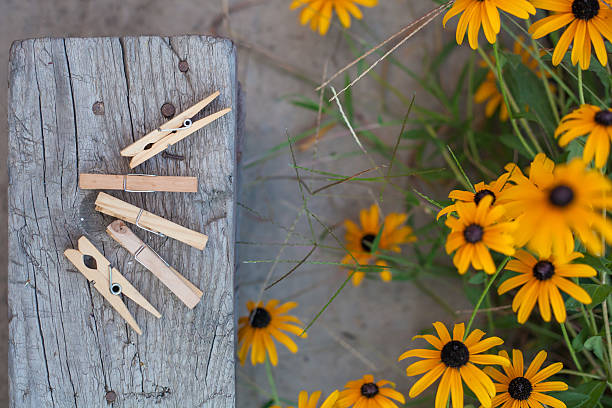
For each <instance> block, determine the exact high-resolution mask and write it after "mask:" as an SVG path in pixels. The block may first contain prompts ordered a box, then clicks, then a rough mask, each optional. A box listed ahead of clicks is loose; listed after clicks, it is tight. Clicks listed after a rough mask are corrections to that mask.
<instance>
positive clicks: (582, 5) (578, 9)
mask: <svg viewBox="0 0 612 408" xmlns="http://www.w3.org/2000/svg"><path fill="white" fill-rule="evenodd" d="M572 13H573V14H574V16H575V17H576V18H579V19H581V20H590V19H592V18H593V17H595V16H596V15H597V14H599V1H598V0H574V2H573V3H572Z"/></svg>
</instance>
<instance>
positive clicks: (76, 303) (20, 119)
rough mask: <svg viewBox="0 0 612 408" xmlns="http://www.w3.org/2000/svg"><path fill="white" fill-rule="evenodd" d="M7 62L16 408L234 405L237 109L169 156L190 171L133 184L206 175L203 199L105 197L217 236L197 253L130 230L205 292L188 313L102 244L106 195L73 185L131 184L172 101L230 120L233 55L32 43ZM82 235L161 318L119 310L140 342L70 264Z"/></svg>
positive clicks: (203, 46) (158, 164)
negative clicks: (134, 152)
mask: <svg viewBox="0 0 612 408" xmlns="http://www.w3.org/2000/svg"><path fill="white" fill-rule="evenodd" d="M181 60H186V61H187V63H188V64H189V70H188V71H187V72H181V70H179V67H178V63H179V61H181ZM9 65H10V67H9V68H10V73H9V101H8V102H9V103H8V110H9V115H8V116H9V150H10V151H9V164H8V168H9V191H8V206H9V256H10V260H9V269H8V282H9V287H8V290H9V314H10V315H9V319H10V323H9V331H10V344H9V377H10V406H11V407H36V408H39V407H58V408H65V407H83V408H95V407H108V406H109V405H108V403H107V399H106V394H107V393H108V392H110V391H113V392H114V393H115V394H116V400H115V402H114V403H113V405H112V406H113V407H151V406H155V407H181V408H182V407H232V406H234V401H235V395H234V393H235V366H234V343H235V338H234V337H235V335H234V327H235V316H234V290H233V289H234V266H235V265H234V242H235V185H236V180H235V175H236V158H235V140H236V124H237V113H236V112H237V111H236V109H234V110H233V111H232V112H231V113H230V114H228V115H226V116H225V117H223V118H221V119H219V120H217V121H216V122H214V123H212V124H211V125H209V126H207V127H205V128H204V129H202V130H201V131H198V132H197V133H194V134H192V135H190V136H189V137H188V138H187V139H185V140H183V141H181V142H179V143H177V144H176V145H174V146H172V147H170V149H169V150H170V151H171V152H173V153H179V154H181V155H184V156H185V160H184V161H176V160H172V159H169V158H164V157H162V156H161V155H157V156H156V157H154V158H153V159H151V160H149V161H147V162H145V163H144V164H142V165H141V166H139V167H137V168H135V169H134V171H133V172H134V173H147V174H158V175H185V176H187V175H189V176H197V177H198V183H199V192H198V193H126V192H116V191H115V192H109V193H110V194H112V195H113V196H115V197H118V198H121V199H123V200H125V201H127V202H129V203H132V204H134V205H137V206H139V207H141V208H144V209H146V210H148V211H151V212H153V213H155V214H158V215H161V216H163V217H165V218H167V219H169V220H171V221H174V222H177V223H179V224H181V225H184V226H186V227H188V228H190V229H194V230H197V231H201V232H203V233H205V234H207V235H208V236H209V242H208V245H207V247H206V248H205V249H204V251H199V250H197V249H195V248H192V247H190V246H187V245H185V244H182V243H180V242H178V241H175V240H172V239H169V238H165V239H164V238H160V237H156V236H155V235H153V234H150V233H148V232H145V231H143V230H139V229H138V228H137V227H135V226H132V228H133V230H134V232H135V233H136V234H137V235H138V236H140V237H141V238H142V239H143V240H144V241H145V242H147V243H148V244H149V245H150V246H151V247H152V248H153V249H155V250H157V251H158V252H159V253H160V255H162V257H164V258H165V259H166V260H167V261H168V262H169V263H170V264H171V265H172V266H174V267H175V268H176V269H177V270H178V271H179V272H181V273H182V274H183V275H184V276H185V277H186V278H187V279H189V280H191V281H192V282H193V283H194V284H195V285H196V286H198V287H199V288H201V289H202V290H203V291H204V296H203V297H202V301H201V302H200V304H198V305H197V306H196V307H195V309H193V310H189V309H188V308H187V307H186V306H184V305H183V304H182V303H181V302H180V301H179V300H178V299H177V298H176V297H175V296H174V295H172V293H171V292H170V291H169V290H168V289H167V288H166V287H165V286H164V285H163V284H162V283H161V282H160V281H159V280H157V279H156V278H155V277H154V276H153V275H152V274H151V273H150V272H148V271H146V270H145V269H144V268H143V267H142V266H141V265H140V264H138V263H136V262H134V260H133V258H132V256H131V255H130V254H129V253H128V252H127V251H125V250H124V249H123V248H121V247H120V246H118V244H116V243H115V242H114V241H113V240H112V239H111V238H110V237H108V236H107V235H106V233H105V231H104V230H105V228H106V226H107V225H108V224H109V223H110V222H111V221H112V220H113V219H112V218H110V217H108V216H105V215H101V214H100V213H97V212H96V211H95V210H94V203H93V202H94V200H95V196H96V194H97V191H85V190H80V189H79V188H78V187H77V180H78V174H79V172H83V173H84V172H88V173H95V172H99V173H113V174H126V173H129V172H130V169H129V167H128V162H129V159H128V158H124V157H121V156H120V155H119V150H120V149H121V148H123V147H125V146H127V145H129V144H130V143H132V142H133V141H134V140H136V139H138V138H140V137H141V136H143V135H144V134H146V133H147V132H149V131H151V130H152V129H154V128H156V127H158V126H159V125H161V124H162V123H164V122H165V121H166V120H167V119H166V118H164V117H163V116H162V114H161V111H160V107H161V106H162V105H163V104H164V103H166V102H169V103H172V104H174V106H175V107H176V112H177V113H180V112H181V111H183V110H184V109H186V108H188V107H189V106H191V105H193V104H194V103H195V102H197V101H199V100H200V99H202V98H204V97H205V96H207V95H209V94H211V93H212V92H214V91H216V90H219V91H221V95H220V97H219V98H218V99H217V100H216V101H214V102H213V103H212V104H211V105H209V106H208V107H207V108H206V109H205V111H204V113H205V114H210V113H212V112H215V111H217V110H220V109H222V108H225V107H229V106H231V107H233V108H236V106H237V88H238V87H237V83H236V51H235V47H234V45H233V44H232V42H231V41H229V40H224V39H218V38H212V37H205V36H183V37H172V38H162V37H126V38H90V39H82V38H78V39H77V38H75V39H72V38H67V39H35V40H26V41H19V42H16V43H14V44H13V47H12V49H11V54H10V62H9ZM96 102H102V103H103V105H104V106H103V112H102V111H101V109H100V108H101V105H100V104H98V105H96V108H97V109H92V108H93V106H94V104H96ZM94 110H95V111H96V113H94ZM81 235H86V236H87V237H89V239H90V240H91V241H92V242H93V243H94V245H96V246H97V247H98V249H100V250H101V251H102V252H103V253H104V254H105V255H106V257H107V258H108V259H109V260H110V261H111V263H113V264H114V265H115V266H116V267H117V268H118V269H119V270H120V271H121V272H122V273H123V274H124V275H125V276H126V277H127V278H128V279H129V280H130V282H132V284H133V285H134V286H135V287H136V288H137V289H138V290H139V291H140V292H141V293H142V294H143V295H144V296H145V297H146V298H147V299H148V300H149V301H150V302H151V303H152V304H153V305H154V306H155V307H156V308H157V309H158V310H159V311H160V312H161V313H162V318H161V319H159V320H158V319H156V318H155V317H153V316H152V315H151V314H149V313H148V312H146V311H144V310H143V309H141V308H139V307H138V306H137V305H135V304H134V303H133V302H132V301H131V300H129V299H126V298H124V302H126V303H127V305H128V307H129V309H130V312H131V313H132V314H133V315H134V317H135V318H136V320H137V321H138V323H139V325H140V326H141V328H142V330H143V335H142V336H138V335H137V334H136V333H135V332H134V331H132V330H131V329H130V328H129V327H128V326H127V325H126V323H125V322H124V321H123V320H122V319H121V317H119V315H118V314H117V313H116V312H115V311H114V310H113V309H112V308H111V307H110V305H109V304H108V303H106V302H105V301H104V299H103V298H102V297H101V296H100V294H99V293H98V292H97V291H96V290H95V289H94V288H93V287H92V286H90V284H89V283H88V282H87V281H86V279H85V277H84V276H83V275H81V274H80V273H79V272H77V271H76V268H74V267H73V266H72V264H70V263H69V262H68V260H67V259H66V258H65V257H64V256H63V251H64V250H65V249H66V248H74V247H76V241H77V239H78V238H79V236H81ZM111 394H112V393H111ZM111 394H109V397H111Z"/></svg>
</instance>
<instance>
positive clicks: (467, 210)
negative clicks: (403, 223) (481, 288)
mask: <svg viewBox="0 0 612 408" xmlns="http://www.w3.org/2000/svg"><path fill="white" fill-rule="evenodd" d="M492 201H493V198H492V197H491V196H490V195H486V196H485V197H484V198H482V199H481V200H480V202H479V203H478V206H476V204H475V203H473V202H472V203H462V202H457V203H456V204H455V208H456V211H457V213H458V214H459V218H455V217H451V216H449V217H448V218H447V220H446V225H447V226H448V227H449V228H450V229H451V232H450V234H448V238H447V239H446V253H448V254H450V253H451V252H453V251H457V252H455V256H454V257H453V264H455V266H456V267H457V270H458V271H459V273H460V274H461V275H463V274H464V273H465V272H466V271H467V269H468V267H469V266H470V263H471V264H472V266H473V267H474V269H476V270H484V271H485V272H486V273H488V274H492V273H495V263H494V262H493V258H492V257H491V254H490V253H489V249H492V250H494V251H497V252H501V253H503V254H506V255H512V254H514V245H513V239H512V231H513V230H514V228H515V224H514V223H513V222H505V221H502V222H500V219H501V218H502V216H503V215H504V207H503V206H499V205H498V206H495V207H493V208H491V203H492Z"/></svg>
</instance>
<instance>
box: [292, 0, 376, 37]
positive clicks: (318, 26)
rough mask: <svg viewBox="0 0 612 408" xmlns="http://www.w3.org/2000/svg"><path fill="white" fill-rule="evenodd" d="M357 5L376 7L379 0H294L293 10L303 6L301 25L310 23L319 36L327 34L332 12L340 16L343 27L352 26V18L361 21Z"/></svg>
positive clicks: (361, 15)
mask: <svg viewBox="0 0 612 408" xmlns="http://www.w3.org/2000/svg"><path fill="white" fill-rule="evenodd" d="M357 4H359V5H360V6H364V7H374V6H376V5H377V4H378V0H293V2H292V3H291V6H290V8H291V10H295V9H297V8H300V7H302V6H306V7H304V9H303V10H302V11H301V13H300V24H302V25H305V24H306V23H308V22H310V29H311V30H312V31H318V32H319V34H321V35H325V34H327V30H329V25H330V23H331V20H332V11H333V10H335V11H336V14H338V19H339V20H340V23H341V24H342V26H343V27H346V28H348V27H350V26H351V16H350V15H349V13H350V14H352V15H353V17H355V18H356V19H358V20H361V18H362V17H363V14H362V13H361V10H360V9H359V7H357Z"/></svg>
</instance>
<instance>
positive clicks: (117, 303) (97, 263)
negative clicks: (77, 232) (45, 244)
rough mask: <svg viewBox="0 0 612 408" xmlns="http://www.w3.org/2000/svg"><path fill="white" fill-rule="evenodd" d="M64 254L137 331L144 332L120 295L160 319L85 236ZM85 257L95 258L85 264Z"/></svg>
mask: <svg viewBox="0 0 612 408" xmlns="http://www.w3.org/2000/svg"><path fill="white" fill-rule="evenodd" d="M64 255H66V258H68V260H69V261H70V262H72V264H73V265H74V266H75V267H76V268H77V269H78V270H79V272H81V273H82V274H83V275H85V277H86V278H87V280H88V281H90V282H92V283H93V284H94V288H96V290H97V291H98V292H100V294H101V295H102V296H103V297H104V298H105V299H106V300H108V303H110V304H111V306H112V307H113V309H115V310H116V311H117V313H119V315H120V316H121V317H123V319H124V320H125V321H126V322H127V323H128V324H129V325H130V326H131V327H132V329H134V331H136V333H138V334H142V330H140V327H139V326H138V323H136V320H135V319H134V317H133V316H132V314H131V313H130V311H129V310H128V308H127V306H126V305H125V303H123V301H122V300H121V298H120V297H119V295H121V294H123V295H125V296H127V297H129V298H130V299H132V300H133V301H134V302H135V303H136V304H138V305H140V307H142V308H144V309H145V310H147V311H149V312H151V313H152V314H153V316H155V317H157V318H158V319H159V318H160V317H161V314H160V313H159V312H158V311H157V309H155V308H154V307H153V306H152V305H151V304H150V303H149V302H148V301H147V299H145V298H144V297H143V296H142V295H141V294H140V293H139V292H138V291H137V290H136V289H135V288H134V287H133V286H132V284H131V283H130V282H129V281H128V280H127V279H125V278H124V277H123V275H121V273H119V271H118V270H117V269H115V268H114V267H113V266H112V265H111V263H110V262H109V261H108V259H106V258H105V257H104V255H102V253H101V252H100V251H98V249H97V248H96V247H95V246H94V245H93V244H92V243H91V242H90V241H89V240H88V239H87V238H86V237H84V236H82V237H81V238H79V249H78V250H76V249H67V250H65V251H64ZM86 256H89V257H91V258H93V261H91V263H89V262H87V263H86V258H85V257H86Z"/></svg>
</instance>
